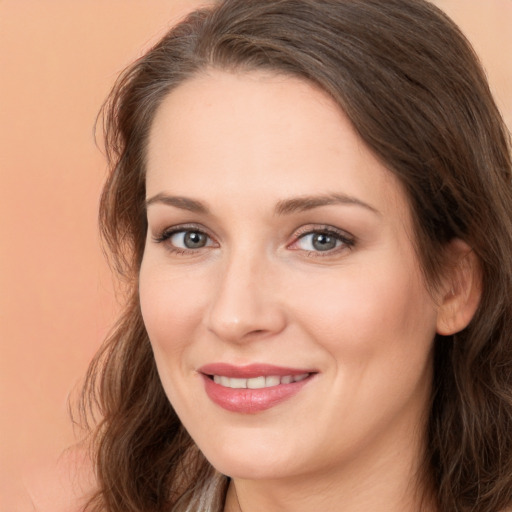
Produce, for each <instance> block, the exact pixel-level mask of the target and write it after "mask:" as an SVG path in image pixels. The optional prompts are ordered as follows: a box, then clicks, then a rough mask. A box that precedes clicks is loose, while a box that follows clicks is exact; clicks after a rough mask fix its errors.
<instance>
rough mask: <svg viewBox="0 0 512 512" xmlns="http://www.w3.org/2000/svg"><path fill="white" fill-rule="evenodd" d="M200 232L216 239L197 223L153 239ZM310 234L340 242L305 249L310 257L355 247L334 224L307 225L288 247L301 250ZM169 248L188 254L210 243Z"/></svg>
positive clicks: (176, 252)
mask: <svg viewBox="0 0 512 512" xmlns="http://www.w3.org/2000/svg"><path fill="white" fill-rule="evenodd" d="M187 232H189V233H198V234H200V235H204V236H206V237H207V238H208V240H210V241H214V240H213V238H212V237H211V236H210V235H209V234H208V233H207V232H206V231H205V230H203V229H201V228H199V227H198V226H195V225H182V226H175V227H173V228H167V229H164V230H163V231H161V232H160V233H159V234H158V235H156V236H154V237H153V241H154V242H156V243H165V242H168V241H169V239H170V238H171V237H172V236H174V235H176V234H178V233H187ZM309 235H325V236H327V237H332V238H334V239H335V240H336V242H340V246H338V247H335V248H333V249H328V250H326V251H320V250H304V252H305V253H306V255H307V256H309V257H320V258H321V257H326V256H332V255H333V254H337V253H338V252H339V251H343V250H347V249H351V248H352V247H354V245H355V243H356V241H355V239H354V237H353V236H352V235H350V234H348V233H347V232H345V231H341V230H339V229H336V228H334V227H332V226H325V225H323V226H318V227H316V226H315V227H311V226H307V227H304V228H302V229H299V230H298V231H297V232H296V233H294V241H293V242H292V243H291V244H288V245H287V248H289V249H291V250H301V249H293V246H294V245H297V244H298V243H299V242H300V241H301V240H304V239H305V238H306V237H307V236H309ZM166 245H167V248H168V250H169V251H170V252H171V253H174V254H177V255H187V254H193V253H197V252H198V250H199V249H204V248H207V247H209V246H208V245H206V246H203V247H199V248H197V249H191V248H182V247H176V246H175V245H172V244H170V243H169V244H166Z"/></svg>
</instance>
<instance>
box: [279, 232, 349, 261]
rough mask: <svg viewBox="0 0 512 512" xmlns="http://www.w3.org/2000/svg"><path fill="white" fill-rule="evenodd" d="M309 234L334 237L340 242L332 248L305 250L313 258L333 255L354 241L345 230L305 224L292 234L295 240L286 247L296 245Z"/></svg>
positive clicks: (347, 247)
mask: <svg viewBox="0 0 512 512" xmlns="http://www.w3.org/2000/svg"><path fill="white" fill-rule="evenodd" d="M309 235H325V236H327V237H331V238H334V239H335V241H336V242H340V245H339V246H338V247H334V248H333V249H328V250H326V251H319V250H309V251H308V250H305V252H306V255H307V256H309V257H314V258H324V257H328V256H333V255H334V254H337V253H338V252H340V251H345V250H347V249H352V248H353V247H354V245H355V243H356V240H355V238H354V237H353V236H352V235H350V234H349V233H347V232H346V231H342V230H340V229H336V228H334V227H332V226H325V225H323V226H314V227H311V226H307V227H305V228H302V229H299V230H298V231H297V232H296V233H295V235H294V237H295V240H294V241H293V242H292V243H291V244H290V245H288V247H289V248H291V247H292V246H294V245H297V244H298V243H299V242H300V241H301V240H304V239H305V238H306V237H307V236H309ZM294 250H300V249H294Z"/></svg>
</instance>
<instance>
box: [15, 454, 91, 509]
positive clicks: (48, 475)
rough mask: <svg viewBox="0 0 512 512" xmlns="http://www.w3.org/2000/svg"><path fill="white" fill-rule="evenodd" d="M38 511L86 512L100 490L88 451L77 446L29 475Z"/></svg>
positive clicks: (27, 484) (30, 491)
mask: <svg viewBox="0 0 512 512" xmlns="http://www.w3.org/2000/svg"><path fill="white" fill-rule="evenodd" d="M25 487H26V489H27V493H28V495H29V497H30V499H31V501H32V506H33V510H34V512H83V510H84V508H85V506H86V504H87V502H88V501H89V499H90V498H91V497H92V495H93V494H94V492H95V490H96V484H95V479H94V472H93V467H92V463H91V461H90V458H89V457H88V455H87V451H86V450H85V449H82V448H73V449H70V450H67V451H66V452H65V453H63V454H62V455H61V456H60V457H59V459H58V460H56V461H51V462H46V463H44V464H42V465H40V466H39V467H37V468H34V469H32V470H31V472H30V474H28V475H26V477H25Z"/></svg>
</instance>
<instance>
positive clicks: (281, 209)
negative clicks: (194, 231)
mask: <svg viewBox="0 0 512 512" xmlns="http://www.w3.org/2000/svg"><path fill="white" fill-rule="evenodd" d="M156 203H160V204H164V205H167V206H174V207H175V208H180V209H182V210H188V211H191V212H194V213H201V214H205V215H206V214H209V213H210V210H209V208H208V207H207V206H206V205H205V204H204V203H202V202H201V201H198V200H196V199H191V198H189V197H183V196H171V195H168V194H164V193H159V194H156V195H155V196H153V197H151V198H149V199H147V200H146V202H145V206H146V208H148V207H149V206H151V205H152V204H156ZM336 204H341V205H349V206H350V205H353V206H359V207H362V208H365V209H367V210H369V211H371V212H373V213H376V214H377V215H380V212H379V211H378V210H376V209H375V208H374V207H373V206H370V205H369V204H367V203H365V202H364V201H361V200H360V199H357V198H356V197H352V196H348V195H345V194H325V195H318V196H300V197H294V198H291V199H283V200H281V201H278V203H277V204H276V207H275V214H276V215H290V214H292V213H298V212H305V211H308V210H313V209H314V208H319V207H321V206H330V205H336Z"/></svg>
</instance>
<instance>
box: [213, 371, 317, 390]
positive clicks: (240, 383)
mask: <svg viewBox="0 0 512 512" xmlns="http://www.w3.org/2000/svg"><path fill="white" fill-rule="evenodd" d="M308 376H309V373H303V374H301V375H285V376H284V377H278V376H277V375H271V376H269V377H264V376H261V377H253V378H252V379H240V378H234V377H233V378H230V377H225V376H223V375H214V376H213V382H215V383H216V384H220V385H221V386H224V387H225V388H233V389H246V388H247V389H263V388H270V387H273V386H279V384H291V383H292V382H300V381H301V380H304V379H306V378H307V377H308Z"/></svg>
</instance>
